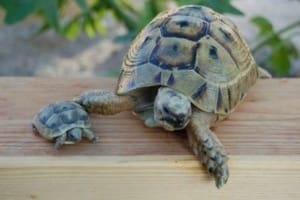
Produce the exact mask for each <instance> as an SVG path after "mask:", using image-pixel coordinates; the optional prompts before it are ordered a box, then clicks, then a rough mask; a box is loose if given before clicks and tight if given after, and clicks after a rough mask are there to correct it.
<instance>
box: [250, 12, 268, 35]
mask: <svg viewBox="0 0 300 200" xmlns="http://www.w3.org/2000/svg"><path fill="white" fill-rule="evenodd" d="M250 21H251V22H252V23H253V24H254V25H256V27H257V28H258V29H259V35H261V36H265V35H267V34H270V32H273V25H272V23H271V22H270V21H269V20H268V19H266V18H264V17H262V16H255V17H253V18H251V19H250Z"/></svg>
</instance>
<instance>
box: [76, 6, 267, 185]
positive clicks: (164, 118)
mask: <svg viewBox="0 0 300 200" xmlns="http://www.w3.org/2000/svg"><path fill="white" fill-rule="evenodd" d="M259 76H261V77H270V75H269V74H268V73H267V72H266V71H264V70H262V69H261V68H259V67H258V66H257V65H256V63H255V61H254V59H253V57H252V55H251V53H250V50H249V48H248V46H247V44H246V42H245V41H244V39H243V38H242V37H241V35H240V33H239V31H238V29H237V27H236V25H234V24H233V23H232V22H231V21H230V20H229V19H227V18H226V17H224V16H222V15H221V14H218V13H216V12H214V11H213V10H211V9H209V8H206V7H202V6H194V5H189V6H183V7H179V8H176V9H171V10H168V11H165V12H162V13H160V14H159V15H158V16H156V17H155V18H154V19H153V20H152V21H151V22H150V23H149V24H148V25H147V26H146V27H145V28H144V29H143V30H142V31H141V32H140V33H139V34H138V36H137V37H136V39H135V40H134V41H133V43H132V44H131V46H130V48H129V50H128V53H127V54H126V56H125V57H124V60H123V64H122V71H121V75H120V77H119V81H118V86H117V88H116V92H110V91H104V90H94V91H88V92H85V93H83V94H81V95H80V96H78V97H75V98H74V101H75V102H77V103H79V104H80V105H81V106H83V107H84V108H85V109H86V110H87V111H88V112H89V113H99V114H103V115H111V114H116V113H119V112H121V111H125V110H132V111H133V113H134V114H135V115H137V116H138V117H140V118H141V119H142V120H143V121H144V123H145V125H146V126H148V127H163V128H164V129H166V130H169V131H175V130H180V129H184V128H186V130H187V134H188V139H189V143H190V146H191V148H192V149H193V151H194V153H195V154H196V155H197V157H198V158H199V160H200V161H201V163H203V165H204V166H205V167H206V168H207V170H208V171H209V172H210V173H211V174H212V175H213V176H214V177H215V181H216V186H217V187H218V188H219V187H221V186H222V185H223V184H225V183H226V182H227V179H228V176H229V173H228V166H227V160H228V159H227V155H226V152H225V150H224V148H223V146H222V144H221V143H220V141H219V140H218V139H217V137H216V136H215V134H214V133H213V132H212V131H211V130H210V126H211V125H212V124H213V123H215V122H216V121H219V120H222V119H224V118H226V117H227V116H228V115H229V114H230V113H232V112H233V111H234V109H235V108H236V107H237V105H238V104H239V103H240V102H241V101H242V100H243V99H244V97H245V95H246V94H247V92H248V90H249V89H250V88H251V86H253V85H254V83H255V82H256V80H257V78H258V77H259Z"/></svg>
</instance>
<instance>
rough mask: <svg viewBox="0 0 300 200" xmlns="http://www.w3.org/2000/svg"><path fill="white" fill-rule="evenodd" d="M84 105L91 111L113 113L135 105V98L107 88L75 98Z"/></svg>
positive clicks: (129, 108)
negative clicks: (120, 94) (117, 93)
mask: <svg viewBox="0 0 300 200" xmlns="http://www.w3.org/2000/svg"><path fill="white" fill-rule="evenodd" d="M73 100H74V101H75V102H76V103H78V104H80V105H81V106H83V107H84V108H85V109H86V110H87V112H89V113H98V114H102V115H113V114H116V113H119V112H122V111H125V110H131V109H132V108H133V106H134V102H133V99H132V98H131V97H129V96H118V95H116V94H115V93H113V92H110V91H105V90H93V91H87V92H84V93H82V94H81V95H80V96H78V97H75V98H74V99H73Z"/></svg>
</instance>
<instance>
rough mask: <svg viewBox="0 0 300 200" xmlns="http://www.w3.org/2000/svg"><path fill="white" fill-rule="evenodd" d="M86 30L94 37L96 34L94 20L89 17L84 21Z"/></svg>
mask: <svg viewBox="0 0 300 200" xmlns="http://www.w3.org/2000/svg"><path fill="white" fill-rule="evenodd" d="M83 29H84V32H85V33H86V34H87V35H88V36H89V37H93V36H95V35H96V30H95V28H94V24H93V21H92V20H91V19H90V18H89V17H88V18H86V19H85V20H84V22H83Z"/></svg>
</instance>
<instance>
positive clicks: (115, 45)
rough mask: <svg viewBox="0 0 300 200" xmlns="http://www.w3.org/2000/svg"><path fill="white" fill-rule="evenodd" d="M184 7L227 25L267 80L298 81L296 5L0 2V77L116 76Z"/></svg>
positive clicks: (299, 12)
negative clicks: (144, 31) (151, 29)
mask: <svg viewBox="0 0 300 200" xmlns="http://www.w3.org/2000/svg"><path fill="white" fill-rule="evenodd" d="M186 4H198V5H205V6H208V7H211V8H212V9H214V10H216V11H218V12H220V13H223V14H224V15H226V16H227V17H229V18H230V19H232V20H233V21H234V22H235V23H236V24H237V26H238V27H239V28H240V31H241V32H242V35H243V36H244V37H245V38H246V40H247V42H248V44H249V46H250V48H251V51H252V53H253V55H254V57H255V59H256V61H257V63H258V64H259V65H261V66H262V67H264V68H266V69H267V70H268V71H270V72H271V73H272V74H273V75H274V76H276V77H288V76H289V77H297V76H300V56H299V49H300V1H299V0H260V1H254V0H173V1H171V0H170V1H162V0H0V17H1V23H0V44H1V48H0V76H47V77H96V76H111V77H117V76H118V75H119V70H120V66H121V62H122V58H123V56H124V54H125V53H126V50H127V48H128V46H129V44H130V41H131V40H132V39H133V38H134V36H135V35H136V34H137V33H138V32H139V31H140V30H141V28H142V27H144V26H145V25H146V24H147V23H148V22H149V21H150V20H151V19H152V18H153V17H154V16H155V15H156V14H157V13H159V12H160V11H161V10H164V9H166V8H170V7H175V6H178V5H186Z"/></svg>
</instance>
